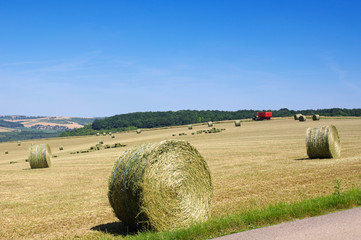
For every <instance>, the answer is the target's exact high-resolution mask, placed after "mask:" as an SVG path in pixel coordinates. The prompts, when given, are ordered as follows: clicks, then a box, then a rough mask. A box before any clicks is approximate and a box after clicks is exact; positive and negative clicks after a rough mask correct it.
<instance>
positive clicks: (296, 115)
mask: <svg viewBox="0 0 361 240" xmlns="http://www.w3.org/2000/svg"><path fill="white" fill-rule="evenodd" d="M301 116H302V114H300V113H297V114H295V116H294V118H295V120H300V117H301Z"/></svg>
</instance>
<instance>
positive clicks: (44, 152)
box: [28, 144, 51, 168]
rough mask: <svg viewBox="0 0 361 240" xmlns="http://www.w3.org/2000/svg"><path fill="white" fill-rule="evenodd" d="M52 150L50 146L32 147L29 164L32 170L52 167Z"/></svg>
mask: <svg viewBox="0 0 361 240" xmlns="http://www.w3.org/2000/svg"><path fill="white" fill-rule="evenodd" d="M50 156H51V149H50V146H49V144H34V145H32V146H30V151H29V158H28V159H29V163H30V167H31V168H48V167H50V166H51V157H50Z"/></svg>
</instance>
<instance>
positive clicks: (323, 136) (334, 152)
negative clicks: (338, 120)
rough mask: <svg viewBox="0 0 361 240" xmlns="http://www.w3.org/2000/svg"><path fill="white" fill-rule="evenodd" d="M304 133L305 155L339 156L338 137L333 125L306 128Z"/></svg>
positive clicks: (310, 156)
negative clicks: (305, 136)
mask: <svg viewBox="0 0 361 240" xmlns="http://www.w3.org/2000/svg"><path fill="white" fill-rule="evenodd" d="M306 134H307V139H306V141H307V142H306V146H307V155H308V157H309V158H311V159H312V158H337V157H340V155H341V146H340V138H339V136H338V132H337V129H336V127H335V126H333V125H330V126H320V127H316V128H308V129H307V132H306Z"/></svg>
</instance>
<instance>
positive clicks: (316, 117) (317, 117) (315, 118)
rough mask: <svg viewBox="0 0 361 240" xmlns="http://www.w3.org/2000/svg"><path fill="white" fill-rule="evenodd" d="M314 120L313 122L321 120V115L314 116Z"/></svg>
mask: <svg viewBox="0 0 361 240" xmlns="http://www.w3.org/2000/svg"><path fill="white" fill-rule="evenodd" d="M312 120H313V121H318V120H320V115H318V114H314V115H313V116H312Z"/></svg>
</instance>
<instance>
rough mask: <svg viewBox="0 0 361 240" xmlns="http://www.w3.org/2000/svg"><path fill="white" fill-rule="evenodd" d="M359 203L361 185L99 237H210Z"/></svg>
mask: <svg viewBox="0 0 361 240" xmlns="http://www.w3.org/2000/svg"><path fill="white" fill-rule="evenodd" d="M360 205H361V189H353V190H349V191H347V192H343V193H340V194H334V195H330V196H322V197H318V198H313V199H308V200H304V201H301V202H298V203H292V204H284V203H278V204H275V205H270V206H268V207H267V208H263V209H249V210H245V211H242V212H240V213H237V214H233V215H227V216H223V217H218V218H211V219H209V220H208V221H206V222H204V223H200V224H195V225H192V226H191V227H189V228H187V229H180V230H176V231H165V232H150V231H148V232H139V233H137V234H134V235H127V236H125V237H124V236H111V237H109V234H107V236H102V237H99V239H127V240H128V239H129V240H136V239H139V240H140V239H142V240H144V239H149V240H159V239H162V240H165V239H179V240H180V239H184V240H186V239H210V238H214V237H219V236H224V235H227V234H231V233H236V232H241V231H246V230H250V229H253V228H259V227H265V226H269V225H273V224H277V223H281V222H286V221H291V220H295V219H302V218H306V217H312V216H319V215H323V214H326V213H331V212H335V211H338V210H343V209H348V208H353V207H356V206H360Z"/></svg>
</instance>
